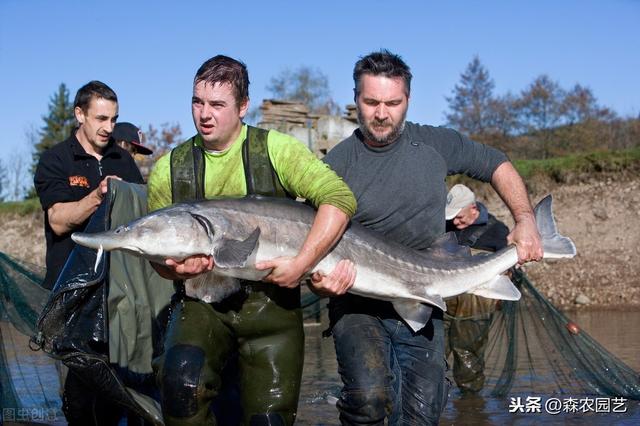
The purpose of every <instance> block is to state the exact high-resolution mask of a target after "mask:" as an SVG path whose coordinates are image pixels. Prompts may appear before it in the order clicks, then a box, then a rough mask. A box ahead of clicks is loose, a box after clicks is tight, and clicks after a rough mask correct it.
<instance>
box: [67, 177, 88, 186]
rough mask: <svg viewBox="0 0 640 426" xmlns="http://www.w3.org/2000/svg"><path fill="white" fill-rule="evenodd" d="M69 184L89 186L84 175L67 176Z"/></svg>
mask: <svg viewBox="0 0 640 426" xmlns="http://www.w3.org/2000/svg"><path fill="white" fill-rule="evenodd" d="M69 185H71V186H82V187H84V188H89V180H88V179H87V178H86V177H85V176H69Z"/></svg>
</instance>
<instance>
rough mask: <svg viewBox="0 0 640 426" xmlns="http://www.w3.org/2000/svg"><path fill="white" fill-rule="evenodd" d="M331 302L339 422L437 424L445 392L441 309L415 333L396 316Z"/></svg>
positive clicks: (445, 398)
mask: <svg viewBox="0 0 640 426" xmlns="http://www.w3.org/2000/svg"><path fill="white" fill-rule="evenodd" d="M377 303H379V302H377ZM332 305H333V306H332V307H333V311H334V312H333V315H332V317H333V318H332V319H333V320H334V321H333V328H332V334H333V338H334V343H335V348H336V355H337V359H338V368H339V373H340V376H341V377H342V382H343V384H344V387H343V389H342V393H341V395H340V399H339V400H338V403H337V407H338V409H339V411H340V421H341V422H342V424H344V425H361V424H367V425H378V424H380V425H382V424H384V420H385V418H388V422H389V423H388V424H389V425H429V424H437V423H438V419H439V418H440V414H441V413H442V411H443V409H444V407H445V405H446V401H447V397H448V392H449V381H448V380H447V379H446V377H445V373H446V369H447V367H446V365H447V364H446V360H445V357H444V330H443V324H442V311H440V310H438V309H434V313H433V314H432V316H431V319H430V320H429V322H428V323H427V325H426V326H425V327H424V328H423V329H422V330H420V331H419V332H418V333H414V332H412V330H411V329H410V328H409V327H408V326H407V325H406V324H405V323H404V322H402V321H401V320H400V319H399V318H397V316H396V315H393V314H391V315H381V316H378V315H372V314H371V313H363V312H362V310H358V309H356V310H350V309H349V308H346V309H344V306H342V307H340V308H338V309H336V303H335V301H334V302H332ZM336 311H337V312H338V313H337V314H336ZM387 311H388V310H387Z"/></svg>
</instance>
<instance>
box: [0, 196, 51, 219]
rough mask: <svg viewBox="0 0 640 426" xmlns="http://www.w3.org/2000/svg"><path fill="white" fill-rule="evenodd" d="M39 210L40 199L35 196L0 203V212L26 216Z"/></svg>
mask: <svg viewBox="0 0 640 426" xmlns="http://www.w3.org/2000/svg"><path fill="white" fill-rule="evenodd" d="M40 210H41V207H40V201H39V200H38V199H37V198H29V199H28V200H24V201H10V202H4V203H0V214H17V215H19V216H26V215H28V214H32V213H36V212H39V211H40Z"/></svg>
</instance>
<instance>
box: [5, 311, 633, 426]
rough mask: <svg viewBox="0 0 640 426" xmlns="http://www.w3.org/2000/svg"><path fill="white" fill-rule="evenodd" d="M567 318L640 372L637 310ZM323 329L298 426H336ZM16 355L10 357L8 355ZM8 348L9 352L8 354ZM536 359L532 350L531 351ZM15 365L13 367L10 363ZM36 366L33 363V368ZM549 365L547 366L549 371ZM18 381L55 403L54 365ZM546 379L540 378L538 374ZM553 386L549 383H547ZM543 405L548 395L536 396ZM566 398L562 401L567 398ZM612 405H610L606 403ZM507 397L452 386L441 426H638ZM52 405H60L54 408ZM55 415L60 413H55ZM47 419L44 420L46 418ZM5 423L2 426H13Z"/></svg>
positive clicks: (313, 346)
mask: <svg viewBox="0 0 640 426" xmlns="http://www.w3.org/2000/svg"><path fill="white" fill-rule="evenodd" d="M568 316H569V317H570V318H571V319H572V320H574V321H575V322H576V323H577V324H579V325H580V327H581V328H582V330H584V331H586V332H587V333H589V334H590V335H591V336H592V337H593V338H595V339H596V340H597V341H598V342H599V343H600V344H601V345H602V346H604V347H605V348H606V349H607V350H608V351H610V352H611V353H613V354H614V355H615V356H617V357H618V358H619V359H620V360H622V361H623V362H624V363H626V364H627V365H628V366H629V367H631V368H633V369H634V370H635V371H636V372H639V371H640V356H639V355H638V354H640V311H638V310H636V311H612V310H590V311H578V312H569V313H568ZM325 328H326V317H324V318H322V323H320V324H317V325H307V326H306V327H305V333H306V347H305V352H306V353H305V364H304V373H303V382H302V391H301V395H300V404H299V410H298V421H297V424H299V425H338V424H339V422H338V412H337V409H336V408H335V405H333V404H331V403H330V401H331V400H332V399H333V397H335V396H337V395H339V392H340V387H341V382H340V378H339V376H338V373H337V363H336V359H335V352H334V348H333V340H332V339H331V338H323V337H322V330H324V329H325ZM3 337H4V339H5V343H7V341H10V346H9V348H5V352H6V353H5V357H6V358H7V361H8V363H9V366H10V367H11V369H15V368H16V367H17V366H19V365H20V363H15V360H16V359H18V358H20V359H23V360H24V357H25V356H34V355H33V353H32V352H31V351H29V350H28V349H26V348H24V350H21V349H19V348H20V347H22V346H24V345H25V344H26V339H25V338H24V336H22V335H19V334H17V333H12V334H10V335H7V334H6V333H5V335H4V336H3ZM12 347H13V350H15V352H14V353H11V352H10V350H11V349H12ZM6 349H9V351H6ZM532 350H533V352H534V353H533V355H535V348H532ZM12 361H13V362H12ZM34 365H35V364H34ZM551 367H552V366H549V368H551ZM21 373H22V374H21V377H26V379H23V380H22V382H20V383H16V387H18V388H19V389H18V391H19V392H20V393H21V394H22V395H23V397H24V398H27V399H28V398H31V399H29V401H31V402H27V401H23V402H24V403H25V405H26V406H32V407H36V406H43V405H42V404H43V403H45V402H47V401H45V400H46V399H48V400H49V401H48V402H47V403H48V404H49V405H51V399H52V398H57V390H58V384H57V375H56V373H55V368H53V367H52V365H50V364H48V363H47V365H40V366H38V365H35V369H34V371H33V374H30V375H29V374H25V372H24V371H22V372H21ZM542 377H544V374H542ZM35 385H38V387H43V388H45V389H46V390H47V391H46V392H44V398H45V400H42V398H43V394H40V395H36V394H33V392H32V390H33V389H34V388H36V386H35ZM550 385H551V383H550ZM537 396H539V397H542V399H543V400H546V399H548V397H550V395H544V394H543V395H540V394H538V395H537ZM565 397H566V396H565ZM576 398H579V396H576ZM609 402H610V403H612V402H613V401H611V400H610V401H609ZM510 403H511V401H510V396H507V397H505V398H489V397H473V398H468V397H467V398H462V397H461V396H460V394H459V392H458V391H457V390H456V388H455V387H453V388H452V391H451V394H450V397H449V401H448V403H447V407H446V409H445V412H444V414H443V416H442V418H441V424H442V425H512V424H514V425H529V424H550V425H555V424H576V425H607V426H609V425H640V405H639V402H638V401H625V402H624V404H623V408H624V409H625V410H626V412H624V413H613V412H611V410H609V412H606V411H605V412H602V413H595V412H588V413H584V412H578V413H573V414H566V413H563V414H559V415H552V414H549V413H547V412H545V410H544V409H543V410H542V412H540V413H518V414H514V413H510V412H509V409H510ZM54 405H56V406H58V405H59V403H56V404H54ZM56 411H57V410H40V411H38V414H39V415H40V416H41V417H40V418H38V419H33V418H32V419H31V420H37V421H39V422H40V421H42V420H43V418H42V415H45V416H46V414H47V413H51V414H56ZM58 413H59V411H58ZM55 417H56V421H55V422H49V424H56V425H64V424H65V423H64V421H62V419H61V417H60V416H59V414H58V415H56V416H55ZM44 418H46V417H44ZM7 420H8V419H7V418H5V424H14V423H12V422H10V421H7Z"/></svg>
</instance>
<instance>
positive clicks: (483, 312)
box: [444, 184, 509, 393]
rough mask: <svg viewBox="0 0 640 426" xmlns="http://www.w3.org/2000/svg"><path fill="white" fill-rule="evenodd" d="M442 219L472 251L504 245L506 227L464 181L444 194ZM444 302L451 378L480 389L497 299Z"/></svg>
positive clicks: (468, 387)
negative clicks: (451, 362) (451, 366)
mask: <svg viewBox="0 0 640 426" xmlns="http://www.w3.org/2000/svg"><path fill="white" fill-rule="evenodd" d="M445 219H446V220H447V231H448V232H449V231H450V232H454V233H455V235H456V237H457V239H458V243H459V244H461V245H465V246H468V247H471V248H472V249H473V251H474V252H476V251H480V252H482V251H484V252H495V251H497V250H500V249H502V248H504V247H506V246H507V236H508V235H509V228H507V226H506V225H505V224H504V223H502V222H501V221H499V220H498V219H496V218H495V216H493V215H492V214H490V213H489V212H488V210H487V208H486V207H485V206H484V204H482V203H481V202H479V201H477V200H476V196H475V194H474V193H473V191H471V189H469V188H468V187H467V186H465V185H462V184H457V185H454V186H453V187H452V188H451V190H450V191H449V193H448V194H447V205H446V207H445ZM445 302H446V304H447V312H446V313H445V317H444V327H445V343H446V355H447V358H448V357H449V355H450V354H451V353H452V352H453V379H454V380H455V382H456V385H458V388H459V389H460V391H461V392H462V393H475V392H479V391H480V390H482V387H483V386H484V379H485V376H484V353H485V349H486V347H487V342H488V340H489V328H490V326H491V317H492V314H493V312H494V311H495V309H496V301H495V300H494V299H487V298H485V297H480V296H476V295H473V294H461V295H459V296H455V297H451V298H448V299H445Z"/></svg>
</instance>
